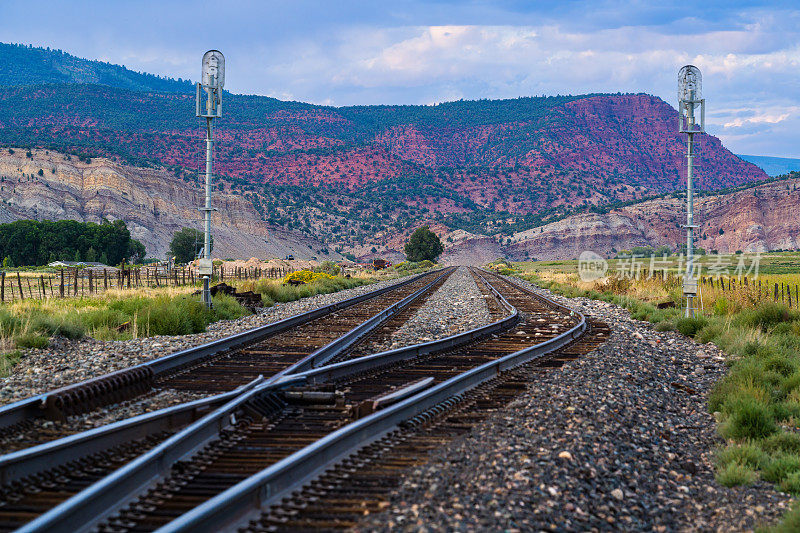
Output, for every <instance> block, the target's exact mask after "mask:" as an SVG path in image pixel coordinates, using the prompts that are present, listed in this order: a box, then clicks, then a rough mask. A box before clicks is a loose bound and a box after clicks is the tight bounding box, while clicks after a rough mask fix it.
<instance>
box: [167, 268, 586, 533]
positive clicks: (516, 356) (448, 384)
mask: <svg viewBox="0 0 800 533" xmlns="http://www.w3.org/2000/svg"><path fill="white" fill-rule="evenodd" d="M515 285H516V284H515ZM517 286H518V287H519V288H520V289H522V290H524V291H525V292H527V293H529V294H532V295H534V296H536V297H537V298H541V299H542V300H545V301H547V302H549V303H551V304H553V305H556V306H557V307H559V308H560V309H565V310H568V311H569V312H570V314H571V315H573V316H577V317H578V323H577V324H576V325H575V326H573V327H572V328H570V329H569V330H568V331H566V332H564V333H562V334H560V335H558V336H556V337H554V338H552V339H549V340H547V341H544V342H541V343H538V344H535V345H533V346H530V347H528V348H525V349H522V350H519V351H517V352H514V353H512V354H509V355H506V356H504V357H501V358H499V359H497V360H495V361H491V362H488V363H485V364H483V365H481V366H479V367H476V368H474V369H471V370H468V371H467V372H464V373H462V374H459V375H458V376H455V377H453V378H450V379H449V380H447V381H444V382H442V383H440V384H438V385H436V386H434V387H431V388H429V389H427V390H425V391H423V392H420V393H419V394H417V395H415V396H413V397H411V398H408V399H406V400H403V401H401V402H399V403H397V404H394V405H393V406H390V407H387V408H385V409H383V410H381V411H378V412H376V413H373V414H371V415H368V416H366V417H364V418H362V419H360V420H358V421H356V422H353V423H351V424H348V425H347V426H344V427H343V428H340V429H339V430H337V431H334V432H333V433H331V434H329V435H327V436H325V437H323V438H322V439H320V440H318V441H317V442H315V443H314V444H311V445H309V446H307V447H305V448H303V449H302V450H299V451H297V452H295V453H294V454H292V455H290V456H289V457H286V458H285V459H283V460H281V461H279V462H277V463H275V464H274V465H272V466H270V467H268V468H266V469H264V470H262V471H261V472H259V473H258V474H255V475H253V476H251V477H249V478H247V479H245V480H243V481H241V482H240V483H238V484H237V485H234V486H233V487H231V488H230V489H228V490H226V491H225V492H222V493H220V494H218V495H217V496H215V497H213V498H211V499H210V500H208V501H206V502H204V503H203V504H201V505H199V506H198V507H196V508H194V509H193V510H192V511H190V512H188V513H185V514H183V515H181V516H180V517H178V518H177V519H175V520H173V521H172V522H170V523H168V524H167V525H165V526H164V527H162V528H160V529H158V532H159V533H177V532H190V531H191V532H199V531H209V532H211V531H214V532H216V531H226V530H231V529H233V528H235V527H237V526H239V525H241V524H243V523H244V522H246V521H247V520H249V519H251V518H253V517H254V516H255V515H257V514H258V513H259V512H261V509H262V507H266V506H269V505H271V504H273V503H276V502H278V501H279V500H280V499H282V498H284V497H285V496H286V495H288V494H289V493H290V492H291V491H293V490H295V489H296V488H298V487H300V486H302V485H303V484H304V483H306V482H308V481H310V480H311V479H313V478H314V477H316V476H317V475H319V474H320V473H322V472H323V471H324V470H325V469H327V468H329V467H330V466H332V465H333V464H335V463H337V462H339V461H341V460H342V459H344V458H345V457H347V456H348V455H350V454H352V453H353V452H354V451H356V450H358V449H359V448H362V447H363V446H366V445H368V444H371V443H373V442H375V441H376V440H378V439H380V438H382V437H383V436H385V435H386V434H388V433H389V432H391V431H394V430H396V429H397V428H398V426H399V425H400V424H401V423H403V422H407V421H409V420H411V419H413V418H415V417H418V416H420V415H423V413H425V411H428V410H430V409H432V408H436V407H437V406H440V405H441V404H445V403H451V404H452V402H453V401H454V398H458V397H459V396H460V395H461V394H463V393H465V392H466V391H468V390H470V389H472V388H474V387H476V386H478V385H480V384H481V383H483V382H485V381H487V380H490V379H492V378H495V377H497V376H498V375H499V374H500V373H502V372H505V371H507V370H510V369H512V368H514V367H516V366H519V365H522V364H525V363H527V362H530V361H532V360H535V359H539V358H542V357H544V356H546V355H547V354H549V353H551V352H553V351H556V350H558V349H560V348H563V347H564V346H566V345H568V344H570V343H572V342H573V341H574V340H575V339H576V338H578V337H580V336H582V335H583V333H584V332H585V331H586V328H587V321H586V317H585V316H584V315H583V314H582V313H580V312H577V311H574V310H572V309H569V308H568V307H566V306H564V305H561V304H558V303H557V302H554V301H553V300H550V299H549V298H545V297H543V296H541V295H538V294H536V293H534V292H533V291H531V290H529V289H527V288H525V287H522V286H520V285H517Z"/></svg>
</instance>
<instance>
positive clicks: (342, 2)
mask: <svg viewBox="0 0 800 533" xmlns="http://www.w3.org/2000/svg"><path fill="white" fill-rule="evenodd" d="M2 11H3V13H2V16H0V41H3V42H17V43H26V44H34V45H38V46H49V47H51V48H60V49H63V50H65V51H67V52H70V53H73V54H75V55H78V56H82V57H86V58H91V59H100V60H104V61H109V62H112V63H120V64H124V65H126V66H128V67H129V68H133V69H135V70H141V71H147V72H152V73H156V74H161V75H166V76H172V77H183V78H191V79H196V78H197V77H198V73H199V62H200V57H201V56H202V53H203V52H204V51H205V50H206V49H208V48H218V49H220V50H222V51H223V52H224V53H225V56H226V59H227V72H226V89H229V90H231V91H233V92H239V93H252V94H262V95H269V96H274V97H277V98H281V99H291V100H300V101H305V102H313V103H319V104H330V105H353V104H376V103H408V104H429V103H433V102H441V101H446V100H454V99H459V98H464V99H475V98H513V97H517V96H530V95H541V94H580V93H586V92H646V93H650V94H655V95H657V96H659V97H661V98H663V99H665V100H666V101H668V102H669V103H671V104H673V106H674V105H675V103H674V101H675V99H676V96H675V95H676V87H675V85H676V81H675V79H676V74H677V70H678V69H679V68H680V66H681V65H684V64H686V63H693V64H695V65H697V66H698V67H700V69H701V70H702V72H703V75H704V94H705V96H706V99H707V105H708V114H707V122H708V128H707V129H708V130H709V131H710V132H711V133H713V134H715V135H718V136H719V137H721V138H722V139H723V142H724V143H725V144H726V146H728V147H729V148H730V149H732V150H733V151H734V152H736V153H745V154H758V155H774V156H787V157H800V8H797V7H796V2H770V3H769V4H768V5H767V3H758V2H745V1H737V0H729V1H727V2H715V1H706V2H698V1H695V2H683V1H682V0H659V1H636V0H630V1H624V0H619V1H613V0H612V1H596V2H582V1H581V2H578V1H569V0H552V1H547V2H538V1H527V2H526V1H516V0H507V1H497V2H489V1H464V2H456V1H437V0H426V1H423V0H420V1H406V0H392V1H391V2H389V1H382V0H372V1H367V2H355V1H350V0H336V1H318V2H315V1H307V0H284V1H278V2H276V1H255V0H224V1H216V2H206V1H204V0H194V1H192V2H189V1H185V2H184V1H170V0H158V1H149V0H148V1H133V0H128V1H126V0H105V1H88V0H72V1H70V2H51V1H39V0H3V9H2Z"/></svg>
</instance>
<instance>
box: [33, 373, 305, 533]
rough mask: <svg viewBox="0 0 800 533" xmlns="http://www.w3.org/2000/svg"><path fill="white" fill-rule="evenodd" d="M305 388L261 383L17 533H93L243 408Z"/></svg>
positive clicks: (212, 437) (292, 382) (286, 383)
mask: <svg viewBox="0 0 800 533" xmlns="http://www.w3.org/2000/svg"><path fill="white" fill-rule="evenodd" d="M302 382H303V380H302V378H298V379H296V380H286V381H284V382H282V383H280V384H271V383H265V382H263V381H262V383H260V384H259V385H257V386H254V387H252V388H250V389H249V390H247V391H245V392H244V393H241V394H239V395H237V396H235V397H233V398H232V399H230V400H229V401H228V402H227V403H225V405H223V406H222V407H220V408H218V409H216V410H214V411H213V412H211V413H209V414H207V415H205V416H204V417H203V418H201V419H200V420H197V421H196V422H194V423H192V424H191V425H189V426H187V427H186V428H184V429H182V430H181V431H179V432H178V433H176V434H175V435H173V436H172V437H170V438H169V439H167V440H165V441H164V442H162V443H160V444H158V445H157V446H155V447H154V448H153V449H151V450H149V451H147V452H146V453H144V454H142V455H140V456H139V457H137V458H136V459H134V460H133V461H131V462H130V463H128V464H126V465H125V466H123V467H122V468H120V469H118V470H115V471H114V472H113V473H111V474H110V475H108V476H106V477H104V478H102V479H101V480H99V481H98V482H96V483H94V484H93V485H91V486H90V487H89V488H87V489H86V490H83V491H81V492H79V493H78V494H76V495H75V496H73V497H72V498H70V499H68V500H66V501H64V502H62V503H61V504H59V505H58V506H56V507H54V508H53V509H51V510H50V511H48V512H47V513H45V514H43V515H41V516H39V517H37V518H36V519H34V520H32V521H31V522H28V523H27V524H25V525H24V526H22V527H21V528H19V529H18V530H17V531H18V532H20V533H22V532H34V531H36V532H53V533H59V532H64V533H70V532H81V531H90V530H91V528H92V527H93V526H95V525H96V524H97V523H99V522H100V521H102V520H103V519H104V518H107V517H108V516H109V515H111V514H113V513H114V512H115V511H116V510H118V509H120V508H121V507H123V506H125V505H126V504H128V503H129V502H130V501H131V500H132V499H134V498H136V497H137V495H138V494H139V493H140V492H141V491H142V490H144V489H145V488H146V487H147V486H149V485H151V484H152V483H154V482H156V481H158V480H159V479H162V478H163V477H164V475H165V472H168V471H169V468H170V467H171V466H172V465H173V464H175V463H176V462H178V461H181V460H183V459H184V458H186V457H188V456H191V455H192V454H194V453H195V452H197V451H198V450H200V449H201V448H202V447H204V446H205V445H207V444H208V443H209V442H211V441H212V440H215V439H216V438H218V436H219V434H220V432H221V431H222V430H224V429H225V428H226V427H228V426H230V425H231V424H233V423H235V421H234V420H233V419H232V417H235V413H236V411H237V410H238V409H239V408H240V407H241V406H242V405H243V404H244V403H246V402H247V401H249V400H251V399H252V398H254V397H255V396H256V395H264V394H268V393H270V392H273V391H277V390H279V389H281V388H284V387H288V386H292V385H300V384H302Z"/></svg>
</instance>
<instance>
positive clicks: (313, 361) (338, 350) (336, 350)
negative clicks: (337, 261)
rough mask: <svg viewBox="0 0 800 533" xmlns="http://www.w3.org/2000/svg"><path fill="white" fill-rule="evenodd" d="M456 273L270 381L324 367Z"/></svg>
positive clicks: (383, 311) (401, 301) (389, 309)
mask: <svg viewBox="0 0 800 533" xmlns="http://www.w3.org/2000/svg"><path fill="white" fill-rule="evenodd" d="M454 271H455V268H453V267H451V268H447V269H444V270H443V271H442V273H441V274H440V275H439V276H437V277H436V278H434V280H433V281H431V282H430V283H428V284H427V285H425V286H424V287H421V288H420V289H418V290H416V291H414V292H413V293H411V294H409V295H408V296H406V297H405V298H403V299H402V300H400V301H399V302H396V303H394V304H392V305H391V306H389V307H387V308H385V309H383V310H382V311H380V312H378V313H376V314H375V315H373V316H372V317H370V318H368V319H367V320H365V321H364V322H362V323H361V324H359V325H358V326H356V327H354V328H353V329H351V330H350V331H348V332H347V333H345V334H344V335H342V336H341V337H339V338H337V339H335V340H333V341H331V342H330V343H328V344H326V345H325V346H323V347H321V348H318V349H317V350H315V351H314V352H312V353H310V354H309V355H307V356H306V357H304V358H303V359H301V360H300V361H298V362H297V363H295V364H293V365H292V366H290V367H288V368H286V369H285V370H282V371H281V372H278V373H277V374H275V376H274V377H273V378H271V379H270V382H272V383H274V382H276V381H278V380H280V379H282V378H283V377H284V376H294V375H295V374H298V373H300V372H303V371H304V370H307V369H310V368H316V367H320V366H322V365H324V364H325V363H326V362H327V361H330V360H331V359H333V358H334V357H336V356H338V355H340V354H342V353H344V352H346V351H347V350H349V349H350V348H352V347H353V346H355V345H356V344H357V343H358V342H360V341H361V340H362V339H363V338H364V337H366V336H367V335H369V334H370V333H372V332H373V331H374V330H375V329H376V328H377V327H378V326H380V325H381V324H382V323H384V322H385V321H387V320H389V319H390V318H392V317H393V316H394V315H396V314H397V313H399V312H400V311H402V310H403V309H405V308H406V307H408V306H409V305H411V304H412V303H413V302H414V301H416V300H417V299H418V298H420V297H421V296H422V295H423V294H424V293H425V292H426V291H427V290H429V289H430V288H431V287H433V286H434V285H435V284H436V283H437V282H438V281H439V280H441V279H442V278H444V277H445V276H448V275H450V274H452V273H453V272H454Z"/></svg>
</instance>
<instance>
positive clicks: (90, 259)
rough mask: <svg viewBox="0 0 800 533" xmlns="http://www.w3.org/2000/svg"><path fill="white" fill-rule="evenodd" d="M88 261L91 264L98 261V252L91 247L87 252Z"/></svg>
mask: <svg viewBox="0 0 800 533" xmlns="http://www.w3.org/2000/svg"><path fill="white" fill-rule="evenodd" d="M86 260H87V261H88V262H90V263H94V262H95V261H97V251H95V249H94V248H92V247H91V246H90V247H89V249H88V250H86Z"/></svg>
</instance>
